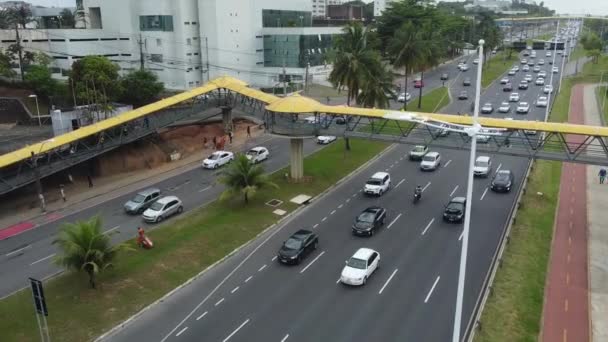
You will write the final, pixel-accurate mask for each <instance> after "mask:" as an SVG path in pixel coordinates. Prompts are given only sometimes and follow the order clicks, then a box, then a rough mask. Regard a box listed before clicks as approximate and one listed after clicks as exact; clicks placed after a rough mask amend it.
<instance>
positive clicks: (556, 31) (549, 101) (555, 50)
mask: <svg viewBox="0 0 608 342" xmlns="http://www.w3.org/2000/svg"><path fill="white" fill-rule="evenodd" d="M558 35H559V20H558V21H557V25H556V28H555V37H554V38H553V59H552V60H553V63H551V65H552V67H551V69H553V67H554V66H555V56H556V55H557V36H558ZM562 58H563V57H562ZM561 73H562V74H563V73H564V69H563V63H562V70H561ZM560 82H561V81H560ZM549 84H551V87H553V70H551V78H550V79H549ZM560 87H561V84H560ZM552 93H553V89H552V90H551V91H550V92H549V94H547V107H546V108H545V121H547V119H548V118H549V108H550V107H551V94H552Z"/></svg>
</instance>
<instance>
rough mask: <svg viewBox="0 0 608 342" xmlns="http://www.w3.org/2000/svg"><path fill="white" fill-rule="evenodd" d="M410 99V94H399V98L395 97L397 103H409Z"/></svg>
mask: <svg viewBox="0 0 608 342" xmlns="http://www.w3.org/2000/svg"><path fill="white" fill-rule="evenodd" d="M411 99H412V95H411V94H410V93H401V94H399V96H397V101H398V102H406V101H408V102H409V101H410V100H411Z"/></svg>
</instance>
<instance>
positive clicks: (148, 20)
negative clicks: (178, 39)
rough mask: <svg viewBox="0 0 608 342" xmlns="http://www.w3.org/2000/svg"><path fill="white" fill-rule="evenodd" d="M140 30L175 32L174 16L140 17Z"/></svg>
mask: <svg viewBox="0 0 608 342" xmlns="http://www.w3.org/2000/svg"><path fill="white" fill-rule="evenodd" d="M139 29H140V30H141V31H165V32H173V16H171V15H140V16H139Z"/></svg>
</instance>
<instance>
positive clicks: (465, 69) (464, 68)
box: [459, 64, 469, 71]
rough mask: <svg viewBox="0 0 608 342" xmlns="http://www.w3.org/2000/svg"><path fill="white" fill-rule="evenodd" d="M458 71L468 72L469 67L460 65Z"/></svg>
mask: <svg viewBox="0 0 608 342" xmlns="http://www.w3.org/2000/svg"><path fill="white" fill-rule="evenodd" d="M459 69H460V71H467V70H469V65H468V64H462V65H461V66H459Z"/></svg>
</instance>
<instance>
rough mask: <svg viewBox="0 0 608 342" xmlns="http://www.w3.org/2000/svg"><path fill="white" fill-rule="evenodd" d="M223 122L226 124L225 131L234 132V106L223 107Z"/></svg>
mask: <svg viewBox="0 0 608 342" xmlns="http://www.w3.org/2000/svg"><path fill="white" fill-rule="evenodd" d="M222 123H223V124H224V131H225V132H232V129H233V126H232V107H229V106H224V107H222Z"/></svg>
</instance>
